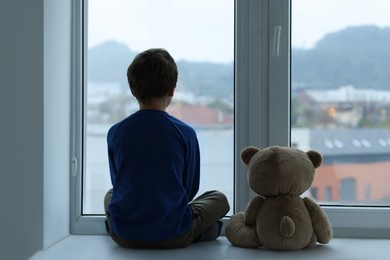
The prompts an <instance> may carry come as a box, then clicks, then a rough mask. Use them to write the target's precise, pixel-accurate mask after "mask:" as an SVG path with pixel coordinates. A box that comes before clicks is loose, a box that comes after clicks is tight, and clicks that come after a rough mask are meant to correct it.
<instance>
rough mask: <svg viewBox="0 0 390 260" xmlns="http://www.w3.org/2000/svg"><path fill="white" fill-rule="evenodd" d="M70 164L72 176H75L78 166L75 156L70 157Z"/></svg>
mask: <svg viewBox="0 0 390 260" xmlns="http://www.w3.org/2000/svg"><path fill="white" fill-rule="evenodd" d="M71 164H72V166H71V169H72V176H76V175H77V167H78V165H77V158H76V156H74V157H73V158H72V163H71Z"/></svg>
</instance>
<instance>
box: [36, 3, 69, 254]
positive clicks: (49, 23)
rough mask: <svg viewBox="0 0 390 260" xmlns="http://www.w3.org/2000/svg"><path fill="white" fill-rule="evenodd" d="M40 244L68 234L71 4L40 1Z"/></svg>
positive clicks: (49, 242)
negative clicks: (42, 110)
mask: <svg viewBox="0 0 390 260" xmlns="http://www.w3.org/2000/svg"><path fill="white" fill-rule="evenodd" d="M44 46H45V48H44V71H45V73H44V108H45V109H44V119H45V121H44V133H45V134H44V172H45V174H44V240H43V247H44V248H47V247H49V246H50V245H52V244H53V243H55V242H57V241H59V240H61V239H62V238H63V237H64V236H67V235H68V234H69V178H70V177H69V176H70V169H69V164H70V141H69V140H70V86H71V72H70V68H71V66H70V63H71V0H44Z"/></svg>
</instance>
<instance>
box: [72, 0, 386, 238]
mask: <svg viewBox="0 0 390 260" xmlns="http://www.w3.org/2000/svg"><path fill="white" fill-rule="evenodd" d="M85 1H87V0H85ZM292 1H294V0H292ZM82 2H83V1H79V0H73V1H72V4H73V19H72V21H73V26H72V30H73V32H72V109H73V110H72V128H71V130H72V143H71V153H72V154H71V158H72V161H71V162H70V163H71V165H72V168H71V169H72V173H71V210H70V213H71V233H73V234H105V228H104V223H103V222H104V219H105V218H104V216H103V215H96V216H93V215H84V216H83V215H82V169H83V162H82V158H83V154H82V153H83V149H82V147H83V145H84V144H83V143H82V142H83V138H82V126H83V122H82V120H83V118H84V115H83V114H82V111H83V109H82V106H83V104H84V103H85V100H84V99H85V97H84V94H83V93H82V92H83V84H84V83H85V78H84V76H83V74H82V73H83V72H82V69H83V66H84V60H85V55H86V53H85V52H84V51H83V40H84V39H83V34H84V32H85V31H86V25H85V24H83V16H84V15H86V13H87V12H84V11H83V7H82ZM290 7H291V2H290V0H245V1H244V0H236V1H235V16H236V17H235V61H234V63H235V84H234V85H235V133H234V137H235V145H234V147H235V148H234V149H235V163H234V165H235V171H234V172H235V183H234V185H235V187H234V190H235V192H234V194H235V195H234V205H233V206H234V212H238V211H242V210H244V208H245V206H246V204H247V202H248V201H249V200H250V198H251V197H252V196H254V193H253V192H252V191H251V190H250V188H249V186H248V184H247V177H246V169H245V167H244V165H243V164H242V163H241V161H240V158H239V154H240V151H241V149H242V148H244V147H246V146H248V145H253V146H257V147H266V146H269V145H282V146H288V145H289V144H290V49H291V43H290V42H291V41H290V38H291V37H290V31H291V29H290V28H291V24H290V23H291V22H290V21H291V19H290V16H291V12H290V10H291V8H290ZM84 19H85V20H86V17H84ZM102 203H103V202H102ZM322 207H323V209H324V210H325V212H326V213H327V215H328V217H329V219H330V221H331V223H332V226H333V230H334V236H335V237H358V238H368V237H372V238H390V221H388V220H389V219H390V208H389V207H337V206H322Z"/></svg>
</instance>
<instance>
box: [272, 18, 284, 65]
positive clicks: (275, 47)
mask: <svg viewBox="0 0 390 260" xmlns="http://www.w3.org/2000/svg"><path fill="white" fill-rule="evenodd" d="M281 34H282V26H281V25H275V26H274V45H273V56H274V57H279V53H280V37H281Z"/></svg>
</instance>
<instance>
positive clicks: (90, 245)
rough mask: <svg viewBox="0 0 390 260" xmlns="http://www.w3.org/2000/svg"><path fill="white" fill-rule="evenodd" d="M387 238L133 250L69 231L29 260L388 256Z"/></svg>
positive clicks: (221, 241) (101, 237)
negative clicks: (280, 246) (285, 247)
mask: <svg viewBox="0 0 390 260" xmlns="http://www.w3.org/2000/svg"><path fill="white" fill-rule="evenodd" d="M389 255H390V239H347V238H335V239H333V240H332V241H331V242H330V243H329V244H327V245H317V246H316V247H314V248H311V249H304V250H300V251H289V252H278V251H271V250H267V249H264V248H259V249H245V248H238V247H234V246H232V245H231V244H230V243H229V241H228V240H227V239H226V237H220V238H219V239H218V240H217V241H214V242H207V243H194V244H192V245H190V246H189V247H187V248H182V249H173V250H140V249H137V250H134V249H125V248H120V247H118V246H117V245H116V244H115V243H114V242H113V241H112V240H111V239H110V237H109V236H107V235H70V236H68V237H67V238H65V239H64V240H62V241H60V242H59V243H57V244H55V245H53V246H52V247H50V248H48V249H46V250H44V251H40V252H37V253H36V254H35V255H34V256H33V257H32V258H31V259H32V260H46V259H47V260H49V259H50V260H51V259H56V260H61V259H73V260H77V259H83V260H85V259H94V260H99V259H126V260H131V259H170V260H175V259H186V260H191V259H197V260H198V259H291V260H294V259H299V260H302V259H316V260H321V259H338V260H339V259H354V260H359V259H362V260H363V259H388V257H389Z"/></svg>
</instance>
